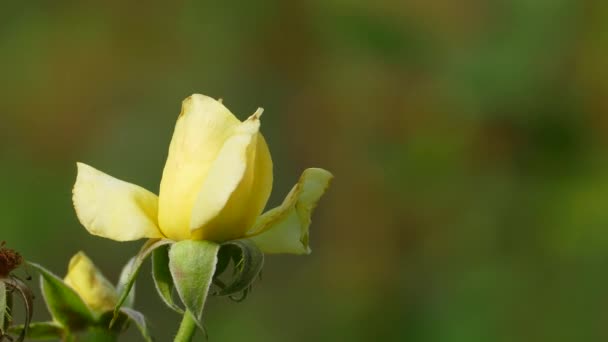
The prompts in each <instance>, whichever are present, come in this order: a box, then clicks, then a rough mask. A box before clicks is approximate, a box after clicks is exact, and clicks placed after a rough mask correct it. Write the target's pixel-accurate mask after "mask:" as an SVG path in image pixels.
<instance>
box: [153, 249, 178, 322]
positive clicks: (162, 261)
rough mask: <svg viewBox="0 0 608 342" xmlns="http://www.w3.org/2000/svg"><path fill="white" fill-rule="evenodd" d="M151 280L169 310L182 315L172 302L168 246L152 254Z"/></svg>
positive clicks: (171, 279)
mask: <svg viewBox="0 0 608 342" xmlns="http://www.w3.org/2000/svg"><path fill="white" fill-rule="evenodd" d="M152 279H154V285H155V286H156V291H158V295H159V296H160V298H161V299H162V300H163V302H165V304H167V306H168V307H169V308H171V309H172V310H174V311H175V312H177V313H179V314H181V315H183V314H184V310H183V309H182V308H180V307H179V306H178V305H177V304H175V302H174V301H173V289H174V288H175V284H173V277H172V276H171V270H169V246H161V247H159V248H157V249H156V250H154V252H153V253H152Z"/></svg>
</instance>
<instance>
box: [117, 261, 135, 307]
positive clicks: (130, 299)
mask: <svg viewBox="0 0 608 342" xmlns="http://www.w3.org/2000/svg"><path fill="white" fill-rule="evenodd" d="M135 259H136V257H133V258H131V260H129V262H128V263H127V264H126V265H125V267H123V269H122V271H121V272H120V277H119V278H118V284H116V292H117V293H119V294H120V295H122V294H123V293H125V285H126V284H128V282H129V276H130V275H131V274H133V273H134V272H135V271H134V269H133V267H134V265H135ZM133 304H135V289H134V288H132V289H131V291H128V292H127V297H126V298H125V301H124V303H123V305H124V306H127V307H130V308H131V307H133Z"/></svg>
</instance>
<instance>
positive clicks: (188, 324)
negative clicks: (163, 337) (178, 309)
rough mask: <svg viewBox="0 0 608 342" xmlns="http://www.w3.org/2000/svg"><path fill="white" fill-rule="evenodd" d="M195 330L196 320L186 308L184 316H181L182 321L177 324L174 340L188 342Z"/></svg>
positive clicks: (175, 341)
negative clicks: (177, 328)
mask: <svg viewBox="0 0 608 342" xmlns="http://www.w3.org/2000/svg"><path fill="white" fill-rule="evenodd" d="M195 332H196V321H195V320H194V317H193V316H192V314H191V313H190V311H188V310H186V312H185V313H184V317H183V318H182V322H181V324H180V325H179V330H178V331H177V335H176V336H175V340H173V341H174V342H190V341H192V337H193V336H194V333H195Z"/></svg>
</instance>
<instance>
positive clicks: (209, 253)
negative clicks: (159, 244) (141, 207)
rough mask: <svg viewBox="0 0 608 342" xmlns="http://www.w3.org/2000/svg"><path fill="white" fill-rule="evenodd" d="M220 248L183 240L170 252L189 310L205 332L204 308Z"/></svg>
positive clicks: (172, 271) (184, 300) (176, 284)
mask: <svg viewBox="0 0 608 342" xmlns="http://www.w3.org/2000/svg"><path fill="white" fill-rule="evenodd" d="M219 249H220V245H218V244H216V243H214V242H210V241H200V240H184V241H180V242H176V243H175V244H173V246H171V249H170V250H169V269H170V271H171V275H172V276H173V282H174V283H175V288H176V289H177V293H178V294H179V297H180V299H181V300H182V302H183V303H184V306H185V307H186V309H187V310H188V311H189V312H190V313H191V314H192V316H193V317H194V320H195V321H196V323H197V325H198V326H199V328H201V329H202V330H203V331H204V330H205V328H204V327H203V320H202V319H203V308H204V307H205V301H206V299H207V293H208V292H209V287H210V286H211V281H212V278H213V274H214V273H215V266H216V264H217V253H218V251H219Z"/></svg>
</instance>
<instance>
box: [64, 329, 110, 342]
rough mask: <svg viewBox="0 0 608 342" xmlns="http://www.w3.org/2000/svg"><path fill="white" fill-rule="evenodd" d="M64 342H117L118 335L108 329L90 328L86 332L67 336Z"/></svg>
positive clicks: (82, 331)
mask: <svg viewBox="0 0 608 342" xmlns="http://www.w3.org/2000/svg"><path fill="white" fill-rule="evenodd" d="M62 341H65V342H81V341H91V342H117V341H118V334H117V333H116V332H114V331H112V330H108V328H107V327H105V328H104V327H99V326H94V327H89V328H87V329H86V330H81V331H78V332H74V333H71V334H66V335H65V336H64V338H63V340H62Z"/></svg>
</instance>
